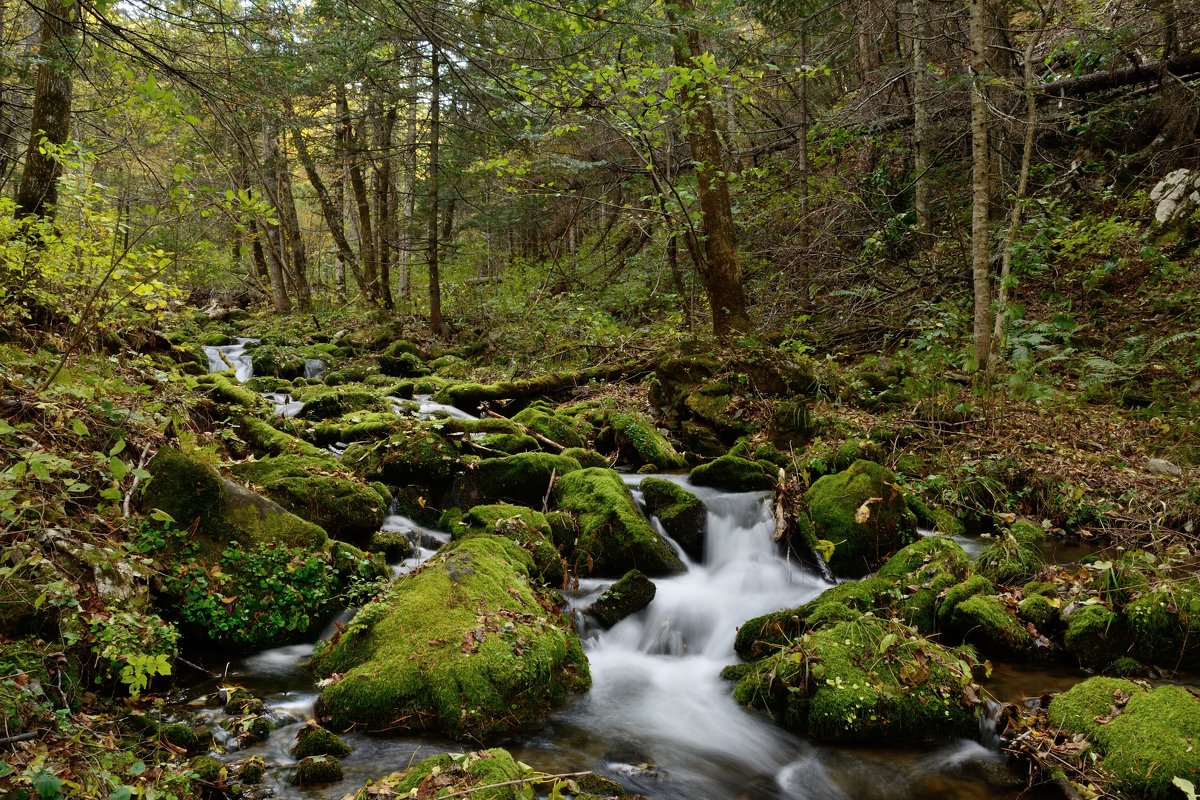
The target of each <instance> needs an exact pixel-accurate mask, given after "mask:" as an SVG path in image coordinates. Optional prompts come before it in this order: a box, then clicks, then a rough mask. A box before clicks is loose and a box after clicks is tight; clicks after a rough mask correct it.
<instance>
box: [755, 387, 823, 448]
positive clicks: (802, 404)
mask: <svg viewBox="0 0 1200 800" xmlns="http://www.w3.org/2000/svg"><path fill="white" fill-rule="evenodd" d="M815 433H816V424H815V421H814V419H813V415H812V411H810V410H809V406H808V403H807V402H806V401H805V400H802V399H799V398H794V397H790V398H787V399H785V400H780V401H778V402H777V403H776V404H775V409H774V413H773V414H772V415H771V423H770V425H769V426H768V427H767V435H768V436H770V437H771V441H772V442H774V443H775V444H776V445H778V446H779V447H783V448H785V449H789V448H795V449H799V448H802V447H803V446H804V445H806V444H808V442H809V440H810V439H812V437H813V435H814V434H815Z"/></svg>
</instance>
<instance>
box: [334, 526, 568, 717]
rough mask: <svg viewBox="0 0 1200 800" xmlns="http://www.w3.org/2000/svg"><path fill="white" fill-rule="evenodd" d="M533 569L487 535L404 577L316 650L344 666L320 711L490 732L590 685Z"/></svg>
mask: <svg viewBox="0 0 1200 800" xmlns="http://www.w3.org/2000/svg"><path fill="white" fill-rule="evenodd" d="M532 570H533V564H532V560H531V559H530V557H529V555H528V554H527V553H526V552H525V551H524V550H522V549H521V548H520V547H519V546H518V545H516V544H515V543H513V542H510V541H508V540H506V539H502V538H500V537H497V536H488V535H481V536H473V537H470V538H467V539H464V540H462V541H459V542H456V543H454V544H453V545H451V546H449V547H448V548H446V549H444V550H443V551H442V552H441V553H440V554H439V555H436V556H434V557H433V558H432V559H430V560H429V561H428V562H426V564H425V565H424V566H423V567H422V568H421V569H420V570H418V571H416V572H413V573H410V574H408V575H406V576H404V577H403V578H401V579H399V580H397V581H396V582H394V583H393V584H392V585H391V587H389V589H388V590H387V592H386V593H385V594H384V595H383V596H381V597H380V598H379V599H377V600H376V601H373V602H372V603H369V604H368V605H367V606H365V607H363V609H361V610H360V611H359V613H358V615H357V616H356V617H355V619H354V620H352V621H351V623H350V625H349V627H348V628H347V629H346V631H345V632H344V633H343V634H342V635H341V637H340V638H339V639H338V641H337V642H336V643H334V644H332V645H331V646H329V647H328V648H327V649H326V650H325V651H324V652H321V653H319V654H318V655H317V656H316V657H315V658H314V662H313V663H314V668H315V669H316V670H317V671H318V672H320V673H322V674H329V673H332V672H338V673H343V677H342V678H341V679H340V680H338V681H337V682H335V683H333V684H331V685H329V686H326V687H325V688H324V689H323V690H322V692H321V695H320V697H319V698H318V700H317V707H316V710H317V715H318V719H320V720H322V721H323V722H325V723H326V724H328V725H329V726H331V727H333V728H334V729H338V730H341V729H346V728H348V727H351V726H355V727H357V728H359V729H363V730H387V731H388V732H390V733H401V732H416V731H422V730H435V731H440V732H441V733H444V734H446V735H448V736H451V737H454V738H461V739H485V738H487V737H489V736H494V735H499V734H502V733H504V732H507V731H510V730H512V729H514V728H515V727H517V726H520V725H522V724H524V723H527V722H529V721H530V720H533V719H537V718H538V717H540V716H541V715H542V714H544V713H545V712H546V711H547V710H548V709H550V708H551V707H553V706H554V705H556V704H557V703H559V702H561V701H562V700H563V699H564V698H565V697H566V695H567V694H568V693H569V692H572V691H580V690H583V689H586V688H587V687H588V686H589V685H590V678H589V674H588V669H587V659H586V658H585V657H584V655H583V651H582V649H581V647H580V644H579V640H578V638H577V637H576V636H575V634H574V633H573V632H572V631H571V630H569V628H567V627H566V626H565V625H564V624H563V621H562V620H561V619H559V618H557V617H556V614H555V613H554V612H551V611H547V608H546V607H545V606H543V605H542V602H541V601H540V598H539V596H538V595H537V594H536V592H535V591H534V589H533V587H532V586H531V584H530V580H529V577H530V574H531V572H532Z"/></svg>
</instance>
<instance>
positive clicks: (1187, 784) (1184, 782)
mask: <svg viewBox="0 0 1200 800" xmlns="http://www.w3.org/2000/svg"><path fill="white" fill-rule="evenodd" d="M1171 785H1172V786H1177V787H1179V790H1180V791H1181V792H1183V793H1184V794H1185V795H1187V799H1188V800H1196V786H1195V784H1193V783H1192V782H1191V781H1189V780H1188V779H1187V778H1180V777H1179V776H1178V775H1177V776H1175V777H1174V778H1172V779H1171Z"/></svg>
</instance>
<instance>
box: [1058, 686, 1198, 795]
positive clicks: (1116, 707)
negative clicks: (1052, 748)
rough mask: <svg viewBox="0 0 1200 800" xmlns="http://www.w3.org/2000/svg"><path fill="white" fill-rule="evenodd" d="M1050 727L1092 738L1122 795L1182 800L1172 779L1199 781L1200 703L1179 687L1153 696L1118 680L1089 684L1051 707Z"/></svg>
mask: <svg viewBox="0 0 1200 800" xmlns="http://www.w3.org/2000/svg"><path fill="white" fill-rule="evenodd" d="M1048 716H1049V719H1050V722H1051V724H1053V725H1056V726H1059V727H1062V728H1065V729H1066V730H1068V731H1070V732H1073V733H1082V734H1084V735H1086V736H1087V737H1088V739H1089V740H1091V741H1092V742H1093V743H1094V744H1095V745H1096V747H1097V749H1098V750H1099V751H1100V752H1101V753H1103V755H1104V758H1103V761H1102V762H1101V764H1100V766H1101V767H1102V768H1103V769H1104V771H1105V772H1106V773H1108V774H1109V775H1110V776H1111V777H1112V779H1113V788H1114V789H1115V790H1116V791H1117V792H1119V793H1121V794H1122V795H1127V796H1132V797H1141V798H1148V799H1149V800H1160V799H1161V800H1167V798H1176V797H1178V796H1179V790H1178V789H1177V788H1175V787H1174V786H1173V785H1172V782H1171V781H1172V778H1174V777H1176V776H1178V777H1184V778H1187V779H1189V780H1192V781H1195V780H1196V778H1197V776H1198V775H1200V747H1197V746H1196V745H1197V743H1198V742H1200V700H1197V699H1196V697H1195V696H1193V695H1192V694H1191V692H1189V691H1188V690H1187V689H1185V688H1184V687H1181V686H1160V687H1159V688H1157V689H1154V690H1153V691H1147V690H1146V689H1145V688H1143V687H1141V686H1139V685H1138V684H1135V683H1132V682H1130V681H1125V680H1120V679H1117V678H1090V679H1088V680H1086V681H1084V682H1082V683H1079V684H1076V685H1075V686H1073V687H1072V688H1071V689H1069V690H1068V691H1066V692H1064V693H1063V694H1060V695H1058V696H1057V697H1055V698H1054V700H1052V701H1051V703H1050V709H1049V712H1048Z"/></svg>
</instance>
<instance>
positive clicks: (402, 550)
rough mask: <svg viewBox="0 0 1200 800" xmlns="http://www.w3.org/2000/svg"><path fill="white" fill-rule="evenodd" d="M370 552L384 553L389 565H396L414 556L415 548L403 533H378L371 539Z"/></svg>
mask: <svg viewBox="0 0 1200 800" xmlns="http://www.w3.org/2000/svg"><path fill="white" fill-rule="evenodd" d="M370 550H371V552H373V553H382V554H383V557H384V559H385V560H386V561H387V562H388V563H389V564H395V563H397V562H399V561H401V560H403V559H405V558H408V557H409V556H410V555H412V552H413V546H412V542H410V541H409V540H408V537H407V536H405V535H404V534H403V533H396V532H393V531H376V532H375V535H374V536H372V537H371V544H370Z"/></svg>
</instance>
